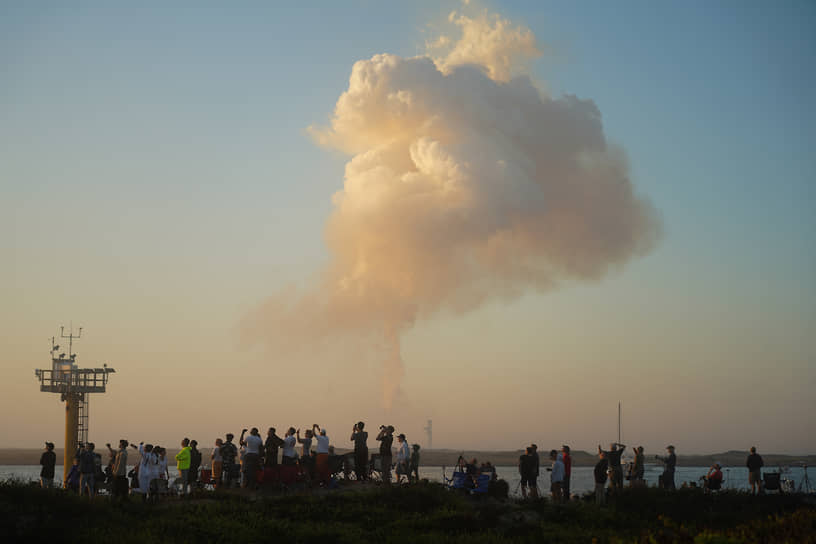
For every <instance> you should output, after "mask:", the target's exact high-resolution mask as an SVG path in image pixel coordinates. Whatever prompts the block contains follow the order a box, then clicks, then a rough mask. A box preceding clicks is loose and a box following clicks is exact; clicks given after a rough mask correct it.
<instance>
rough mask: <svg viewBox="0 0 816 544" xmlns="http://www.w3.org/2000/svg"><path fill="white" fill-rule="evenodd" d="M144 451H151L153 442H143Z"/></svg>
mask: <svg viewBox="0 0 816 544" xmlns="http://www.w3.org/2000/svg"><path fill="white" fill-rule="evenodd" d="M144 451H146V452H147V453H150V452H151V451H153V444H145V446H144Z"/></svg>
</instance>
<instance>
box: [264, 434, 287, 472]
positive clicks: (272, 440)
mask: <svg viewBox="0 0 816 544" xmlns="http://www.w3.org/2000/svg"><path fill="white" fill-rule="evenodd" d="M281 446H283V439H282V438H281V437H280V436H278V435H277V434H275V427H269V430H268V431H267V432H266V442H264V466H265V467H276V466H278V448H279V447H281Z"/></svg>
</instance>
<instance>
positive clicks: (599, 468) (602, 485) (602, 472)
mask: <svg viewBox="0 0 816 544" xmlns="http://www.w3.org/2000/svg"><path fill="white" fill-rule="evenodd" d="M608 469H609V463H607V461H606V452H604V451H600V452H598V462H597V463H595V470H594V474H595V504H597V505H598V506H602V505H604V504H606V471H607V470H608Z"/></svg>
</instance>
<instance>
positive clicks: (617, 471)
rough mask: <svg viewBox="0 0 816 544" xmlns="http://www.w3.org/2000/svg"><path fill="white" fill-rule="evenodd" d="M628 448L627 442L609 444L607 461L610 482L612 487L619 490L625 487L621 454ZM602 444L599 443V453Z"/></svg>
mask: <svg viewBox="0 0 816 544" xmlns="http://www.w3.org/2000/svg"><path fill="white" fill-rule="evenodd" d="M625 449H626V445H625V444H618V443H617V442H613V443H612V444H610V445H609V451H607V452H604V453H606V462H607V463H609V468H608V469H607V470H608V471H609V484H610V487H612V489H614V490H615V491H619V490H620V489H621V488H623V467H622V466H621V456H622V455H623V450H625ZM601 451H602V450H601V446H600V445H598V453H600V452H601Z"/></svg>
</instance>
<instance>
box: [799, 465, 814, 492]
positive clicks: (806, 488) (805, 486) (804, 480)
mask: <svg viewBox="0 0 816 544" xmlns="http://www.w3.org/2000/svg"><path fill="white" fill-rule="evenodd" d="M807 468H808V466H807V465H802V470H803V471H804V472H805V475H804V476H803V477H802V481H801V482H799V489H798V490H797V492H798V493H802V489H804V492H805V493H813V488H812V487H811V486H810V478H808V473H807Z"/></svg>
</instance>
